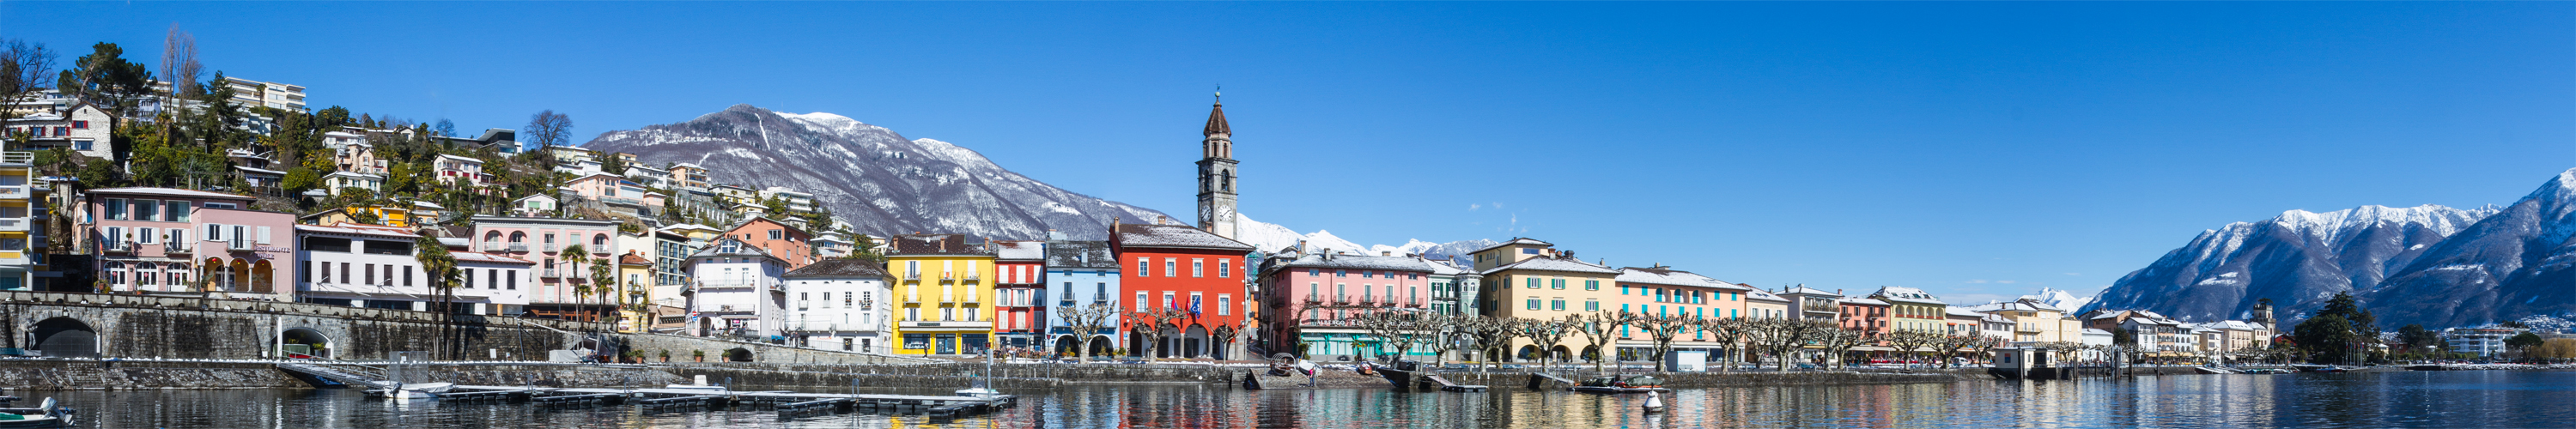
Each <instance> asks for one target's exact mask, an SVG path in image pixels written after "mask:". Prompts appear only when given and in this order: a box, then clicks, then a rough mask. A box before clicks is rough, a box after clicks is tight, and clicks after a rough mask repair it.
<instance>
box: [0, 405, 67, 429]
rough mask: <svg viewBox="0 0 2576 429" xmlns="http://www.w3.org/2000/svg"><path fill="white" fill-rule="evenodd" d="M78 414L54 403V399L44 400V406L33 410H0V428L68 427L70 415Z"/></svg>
mask: <svg viewBox="0 0 2576 429" xmlns="http://www.w3.org/2000/svg"><path fill="white" fill-rule="evenodd" d="M78 412H79V411H76V410H73V409H71V408H68V407H63V406H61V405H59V404H56V403H54V398H45V402H44V404H43V405H40V406H37V407H35V408H0V428H51V427H63V426H70V425H71V421H72V414H73V413H78Z"/></svg>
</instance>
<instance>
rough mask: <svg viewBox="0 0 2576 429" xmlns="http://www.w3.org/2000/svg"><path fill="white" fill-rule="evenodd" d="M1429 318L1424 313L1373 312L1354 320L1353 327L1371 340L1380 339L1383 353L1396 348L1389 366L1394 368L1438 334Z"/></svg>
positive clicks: (1428, 314) (1352, 317)
mask: <svg viewBox="0 0 2576 429" xmlns="http://www.w3.org/2000/svg"><path fill="white" fill-rule="evenodd" d="M1429 316H1431V314H1430V313H1429V312H1424V311H1370V312H1363V313H1359V314H1357V315H1353V316H1351V324H1353V325H1357V326H1359V327H1360V329H1361V330H1364V331H1368V334H1369V336H1371V337H1377V339H1378V342H1379V346H1381V350H1380V351H1383V348H1384V347H1393V348H1395V355H1394V356H1393V357H1389V358H1387V359H1386V361H1387V363H1388V364H1394V363H1395V361H1396V360H1398V359H1403V358H1404V354H1405V353H1407V352H1411V351H1412V350H1413V348H1414V347H1415V346H1420V345H1421V344H1422V342H1423V340H1424V339H1425V337H1427V336H1430V335H1433V334H1436V333H1437V331H1436V329H1437V327H1436V325H1435V324H1434V323H1433V322H1432V320H1431V319H1430V318H1429ZM1361 358H1363V359H1365V358H1367V356H1362V357H1361Z"/></svg>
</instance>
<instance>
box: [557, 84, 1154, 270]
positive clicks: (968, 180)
mask: <svg viewBox="0 0 2576 429" xmlns="http://www.w3.org/2000/svg"><path fill="white" fill-rule="evenodd" d="M583 147H586V148H590V149H593V150H600V151H607V152H623V153H630V154H635V155H636V157H637V159H639V160H640V161H642V162H645V163H649V164H653V165H661V164H664V163H675V162H685V163H695V164H698V165H700V166H705V167H706V168H707V169H708V171H709V173H710V174H711V175H712V176H713V177H710V178H709V179H710V180H713V181H715V182H718V183H733V184H741V185H746V186H748V187H751V188H753V189H761V188H765V187H769V186H785V187H789V188H793V189H796V190H798V191H802V192H811V193H813V194H814V198H815V200H816V202H817V204H821V205H824V206H826V207H829V208H830V209H831V211H832V214H834V215H837V216H839V217H841V218H842V219H845V220H848V221H849V222H850V223H851V224H852V225H855V226H856V227H857V229H858V232H861V233H867V234H877V235H885V234H897V233H910V232H916V231H918V232H941V233H964V234H972V235H977V236H983V237H993V238H997V239H1044V238H1046V232H1047V230H1050V229H1052V230H1058V231H1063V232H1065V233H1066V234H1068V235H1071V236H1072V237H1074V238H1076V239H1091V240H1097V239H1101V238H1103V237H1106V236H1107V235H1108V233H1107V228H1108V225H1109V223H1110V222H1111V221H1112V219H1126V220H1127V221H1129V222H1135V221H1138V220H1150V219H1155V218H1156V217H1159V216H1165V215H1164V214H1163V213H1162V212H1159V211H1154V210H1152V209H1146V208H1143V207H1137V206H1132V205H1127V204H1124V203H1119V202H1116V201H1107V200H1102V199H1099V198H1093V197H1091V196H1088V195H1083V194H1079V193H1074V192H1072V191H1066V190H1063V189H1058V188H1056V187H1054V186H1050V185H1047V184H1046V183H1042V182H1039V181H1037V180H1036V179H1031V178H1029V177H1027V176H1022V175H1020V174H1019V173H1013V172H1011V171H1010V170H1008V169H1004V168H1002V167H1001V166H999V165H994V164H993V161H992V160H989V159H985V158H984V156H983V155H982V154H978V153H976V152H975V151H974V150H971V149H967V148H965V147H961V146H958V145H955V144H950V143H948V142H942V141H938V140H931V139H908V138H904V137H903V135H901V134H897V133H895V132H894V131H893V130H888V129H885V128H883V127H878V126H874V125H868V124H865V123H861V122H859V121H857V120H853V119H850V118H847V117H843V116H840V115H834V114H830V113H806V114H793V113H778V112H772V111H769V110H766V109H761V108H758V107H752V106H750V105H735V106H733V107H730V108H726V109H725V110H724V111H720V112H715V113H709V114H707V115H705V116H699V117H697V118H696V119H691V120H689V121H687V122H681V123H675V124H665V125H653V126H648V127H644V129H640V130H632V131H615V132H610V133H607V134H602V135H600V136H599V138H598V139H594V140H591V141H590V142H589V143H586V144H584V145H583Z"/></svg>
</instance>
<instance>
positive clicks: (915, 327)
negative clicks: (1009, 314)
mask: <svg viewBox="0 0 2576 429" xmlns="http://www.w3.org/2000/svg"><path fill="white" fill-rule="evenodd" d="M886 241H887V242H888V243H887V244H888V246H886V254H885V257H886V267H887V269H886V272H887V273H889V274H891V275H893V276H894V277H895V278H894V279H893V289H894V295H895V298H896V299H898V300H899V301H895V305H894V312H895V314H894V319H895V326H894V339H895V349H894V352H895V354H898V355H975V354H981V353H983V351H984V350H985V349H986V348H988V347H990V346H991V344H992V343H993V307H992V306H991V305H990V301H987V299H990V297H992V296H993V281H994V279H995V277H994V276H995V274H996V273H997V272H998V271H997V270H995V269H994V268H993V262H994V253H993V250H992V247H991V246H989V245H978V244H968V243H967V242H966V236H964V235H957V234H906V235H896V236H894V237H893V238H890V239H887V240H886Z"/></svg>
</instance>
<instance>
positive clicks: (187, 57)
mask: <svg viewBox="0 0 2576 429" xmlns="http://www.w3.org/2000/svg"><path fill="white" fill-rule="evenodd" d="M205 71H206V66H205V65H204V64H199V63H197V36H196V35H194V34H188V31H187V30H180V29H179V24H178V23H175V22H174V23H170V32H169V34H168V35H166V36H163V37H162V39H161V80H162V81H164V82H169V83H170V93H169V94H168V95H166V96H164V97H162V102H161V111H163V112H169V113H170V114H172V115H177V114H180V113H182V112H186V111H187V109H184V108H181V106H179V103H180V100H184V99H187V98H188V97H193V96H196V95H197V92H198V87H197V85H198V82H197V78H198V77H199V76H200V75H203V74H204V73H205Z"/></svg>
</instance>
